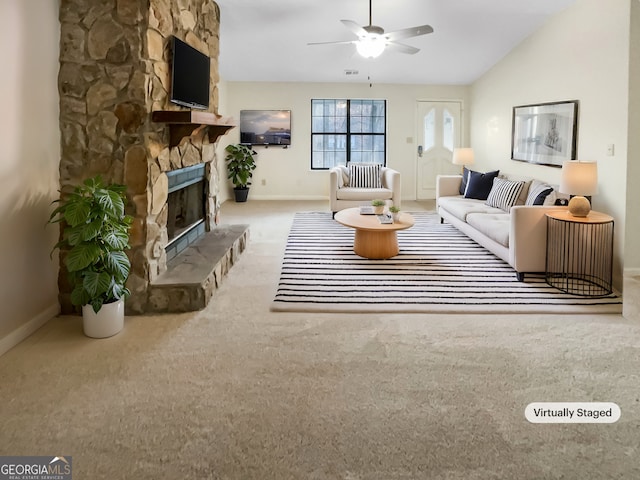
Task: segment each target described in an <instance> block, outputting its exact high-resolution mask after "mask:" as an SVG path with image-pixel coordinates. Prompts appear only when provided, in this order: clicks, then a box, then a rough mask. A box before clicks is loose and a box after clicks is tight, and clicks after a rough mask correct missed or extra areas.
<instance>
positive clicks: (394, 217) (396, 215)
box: [391, 212, 400, 223]
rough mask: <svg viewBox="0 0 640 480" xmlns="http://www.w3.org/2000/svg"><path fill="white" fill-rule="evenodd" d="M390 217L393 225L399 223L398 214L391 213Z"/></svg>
mask: <svg viewBox="0 0 640 480" xmlns="http://www.w3.org/2000/svg"><path fill="white" fill-rule="evenodd" d="M391 217H392V218H393V223H398V222H399V221H400V212H393V213H392V214H391Z"/></svg>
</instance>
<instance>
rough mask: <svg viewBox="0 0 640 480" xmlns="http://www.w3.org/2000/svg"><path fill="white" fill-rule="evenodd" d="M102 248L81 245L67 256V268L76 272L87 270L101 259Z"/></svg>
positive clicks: (85, 244) (93, 245)
mask: <svg viewBox="0 0 640 480" xmlns="http://www.w3.org/2000/svg"><path fill="white" fill-rule="evenodd" d="M100 253H101V252H100V247H99V246H98V245H96V244H94V243H80V244H78V245H76V246H75V247H73V248H72V249H71V250H70V251H69V254H68V255H67V262H66V263H67V268H68V269H69V271H70V272H75V271H78V270H82V269H83V268H87V267H88V266H89V265H91V264H93V263H95V262H96V261H97V260H98V259H99V258H100Z"/></svg>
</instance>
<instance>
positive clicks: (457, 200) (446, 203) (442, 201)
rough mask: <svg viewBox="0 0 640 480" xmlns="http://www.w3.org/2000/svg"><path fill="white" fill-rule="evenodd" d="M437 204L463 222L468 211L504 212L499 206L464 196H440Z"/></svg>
mask: <svg viewBox="0 0 640 480" xmlns="http://www.w3.org/2000/svg"><path fill="white" fill-rule="evenodd" d="M438 205H439V206H440V207H441V208H443V209H444V210H446V211H447V212H449V213H450V214H451V215H453V216H454V217H456V218H458V219H459V220H462V221H463V222H466V221H467V215H469V214H470V213H504V212H503V211H502V210H500V209H499V208H494V207H490V206H488V205H486V204H485V203H484V202H483V201H482V200H475V199H472V198H464V197H440V198H439V199H438Z"/></svg>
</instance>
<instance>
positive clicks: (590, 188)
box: [560, 160, 598, 217]
mask: <svg viewBox="0 0 640 480" xmlns="http://www.w3.org/2000/svg"><path fill="white" fill-rule="evenodd" d="M597 190H598V164H597V163H596V162H581V161H578V160H567V161H565V162H563V163H562V178H561V180H560V193H566V194H569V195H572V198H571V200H569V212H570V213H571V214H572V215H573V216H574V217H586V216H587V215H589V212H590V211H591V202H590V201H589V200H588V199H586V198H585V196H588V195H593V194H595V193H597Z"/></svg>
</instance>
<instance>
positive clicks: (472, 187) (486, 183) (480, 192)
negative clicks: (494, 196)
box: [464, 170, 500, 200]
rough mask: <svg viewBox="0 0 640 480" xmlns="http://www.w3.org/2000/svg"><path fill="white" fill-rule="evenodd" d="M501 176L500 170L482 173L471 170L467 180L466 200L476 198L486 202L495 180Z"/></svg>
mask: <svg viewBox="0 0 640 480" xmlns="http://www.w3.org/2000/svg"><path fill="white" fill-rule="evenodd" d="M499 174H500V170H495V171H493V172H487V173H480V172H474V171H473V170H469V175H468V178H467V188H466V189H465V191H464V198H475V199H477V200H486V199H487V197H488V196H489V192H491V187H493V179H494V178H496V177H497V176H498V175H499Z"/></svg>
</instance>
